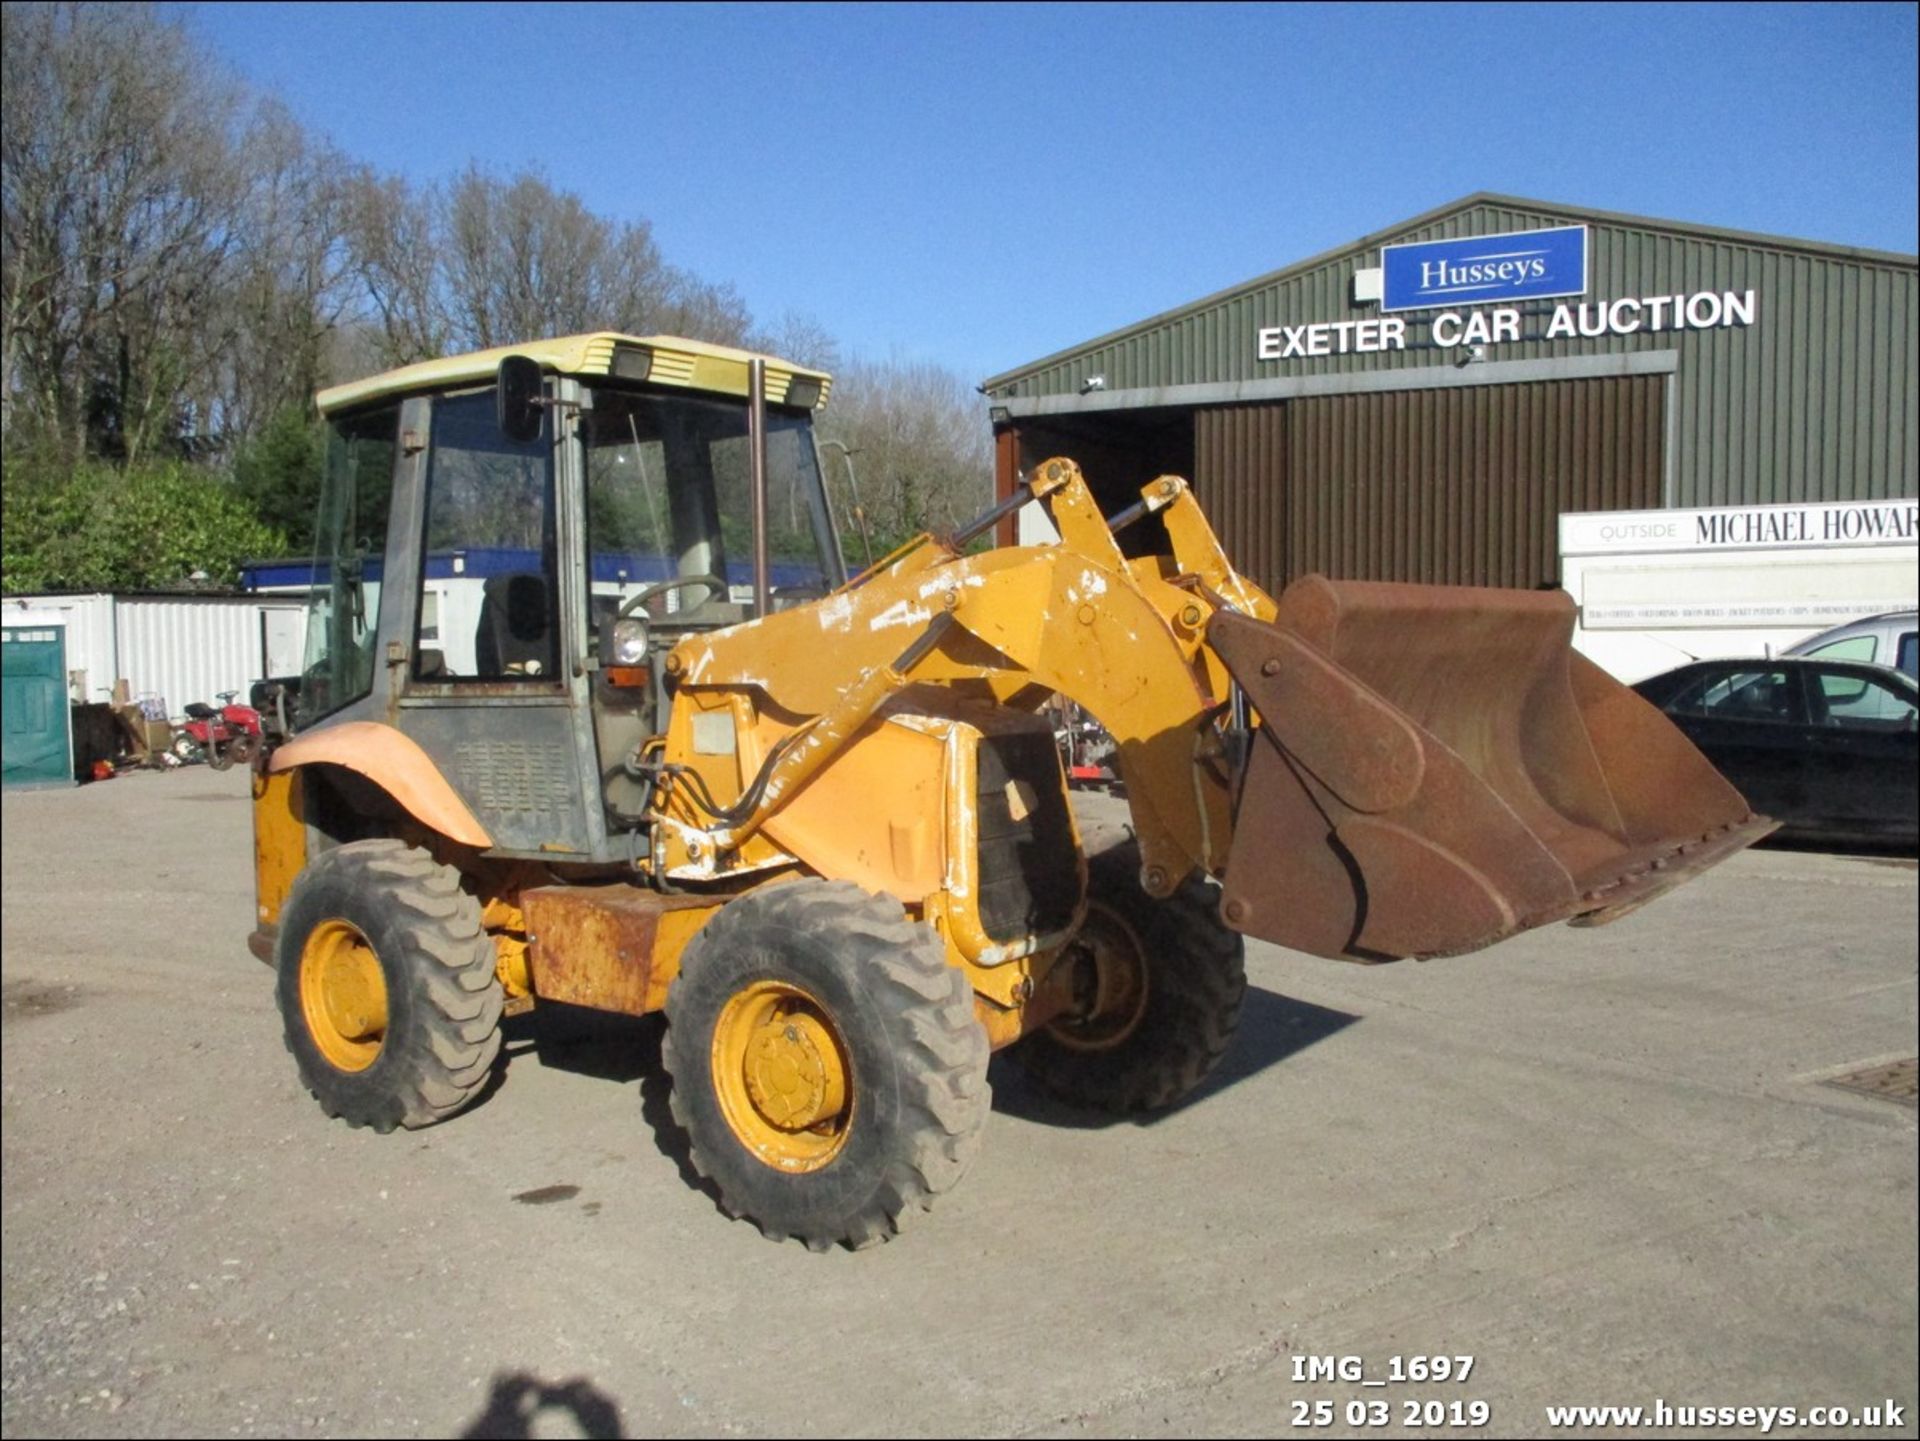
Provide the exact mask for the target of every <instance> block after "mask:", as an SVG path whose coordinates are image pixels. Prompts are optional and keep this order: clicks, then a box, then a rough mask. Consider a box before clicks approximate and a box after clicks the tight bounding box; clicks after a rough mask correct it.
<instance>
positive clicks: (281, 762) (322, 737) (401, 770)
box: [267, 721, 493, 850]
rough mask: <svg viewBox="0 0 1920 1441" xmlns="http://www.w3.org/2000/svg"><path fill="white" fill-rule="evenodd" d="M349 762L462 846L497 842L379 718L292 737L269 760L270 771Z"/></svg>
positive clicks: (423, 757)
mask: <svg viewBox="0 0 1920 1441" xmlns="http://www.w3.org/2000/svg"><path fill="white" fill-rule="evenodd" d="M323 762H324V763H325V764H327V765H336V766H344V767H346V768H347V769H348V770H350V771H358V772H359V773H360V774H361V775H363V776H365V777H366V778H367V779H368V780H370V781H372V782H373V783H374V784H375V785H377V786H379V787H380V788H381V789H382V790H384V791H385V792H386V793H387V794H388V795H390V796H392V797H393V798H394V800H396V801H398V802H399V803H400V805H401V806H402V807H403V808H404V809H405V810H406V812H407V814H408V815H410V816H412V817H413V818H414V819H415V820H417V821H419V822H420V824H422V825H424V826H428V827H430V828H432V829H433V830H436V831H438V832H440V834H441V835H443V836H446V837H447V838H448V839H449V840H453V841H458V842H459V843H460V844H461V845H463V846H473V847H475V848H477V849H480V850H485V849H487V848H488V847H490V846H491V845H492V844H493V837H491V836H489V835H488V834H487V832H486V828H485V827H484V826H482V825H481V824H480V822H479V821H478V820H476V819H475V818H474V814H473V812H472V811H470V810H468V809H467V803H466V802H465V801H463V800H461V799H460V797H459V795H458V794H457V793H456V792H455V791H454V789H453V787H452V786H450V785H448V784H447V778H446V777H445V776H443V775H441V774H440V768H439V767H438V766H436V765H435V764H434V763H433V758H432V757H431V756H429V755H428V754H427V753H426V752H425V751H424V750H422V749H421V748H420V746H419V743H418V742H416V741H414V740H412V739H410V738H409V737H407V736H404V735H402V734H401V733H400V732H399V731H397V730H395V729H394V728H393V727H392V726H390V725H382V724H381V723H380V722H379V721H348V722H346V723H345V724H344V725H337V726H328V727H327V728H326V729H325V730H318V731H313V732H311V733H310V734H308V735H303V736H301V737H299V738H298V739H297V740H292V741H289V742H287V744H285V745H283V746H281V747H280V748H279V749H278V750H276V751H275V752H274V753H273V756H272V758H271V759H270V760H268V762H267V769H268V770H269V771H271V772H276V773H277V772H280V771H290V770H293V769H295V768H296V767H298V766H306V765H315V764H319V763H323Z"/></svg>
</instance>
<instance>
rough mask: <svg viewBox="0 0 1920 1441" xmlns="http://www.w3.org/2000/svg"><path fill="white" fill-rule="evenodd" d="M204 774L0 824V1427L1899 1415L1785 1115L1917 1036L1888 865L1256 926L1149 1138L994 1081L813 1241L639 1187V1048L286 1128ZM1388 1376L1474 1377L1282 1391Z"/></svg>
mask: <svg viewBox="0 0 1920 1441" xmlns="http://www.w3.org/2000/svg"><path fill="white" fill-rule="evenodd" d="M246 787H247V778H246V776H245V775H243V774H242V775H236V774H232V773H229V774H227V775H215V774H212V773H210V772H207V771H205V770H204V769H195V770H186V771H179V772H174V773H171V774H141V775H133V776H127V777H123V778H120V779H116V780H113V781H111V782H107V783H104V784H96V785H92V786H88V787H85V788H83V789H79V790H73V791H58V792H34V793H28V794H21V795H11V796H8V797H7V798H6V800H5V805H4V826H5V840H6V845H5V849H4V946H5V949H4V962H3V966H4V993H5V1007H4V1014H5V1023H4V1076H3V1078H0V1090H3V1094H0V1100H3V1101H4V1131H3V1133H0V1135H3V1138H4V1139H3V1143H0V1157H3V1158H4V1176H3V1178H0V1179H3V1180H4V1213H3V1214H4V1241H5V1246H4V1281H5V1293H4V1328H3V1335H0V1343H3V1344H0V1361H3V1363H4V1364H3V1366H0V1385H3V1387H4V1390H3V1392H0V1396H3V1398H4V1430H5V1433H6V1434H7V1435H8V1436H9V1437H12V1436H28V1435H56V1436H88V1435H99V1436H136V1435H137V1436H226V1435H256V1434H257V1435H287V1434H293V1435H304V1434H312V1435H353V1434H383V1435H404V1436H411V1435H450V1434H470V1435H522V1436H526V1435H543V1436H554V1435H615V1434H628V1435H636V1436H641V1435H661V1434H671V1435H714V1434H727V1435H739V1434H744V1435H768V1436H786V1435H803V1436H812V1435H834V1434H863V1435H880V1436H892V1435H908V1436H921V1435H926V1436H944V1435H954V1434H962V1435H964V1434H981V1435H1071V1436H1080V1435H1155V1436H1158V1435H1184V1434H1189V1433H1208V1434H1222V1435H1250V1436H1273V1435H1302V1436H1305V1435H1406V1434H1452V1433H1453V1432H1454V1429H1455V1428H1454V1427H1452V1426H1451V1425H1450V1424H1448V1423H1450V1422H1452V1421H1455V1420H1459V1421H1467V1420H1471V1419H1472V1418H1473V1415H1474V1414H1475V1413H1473V1412H1469V1411H1468V1410H1466V1409H1465V1407H1466V1406H1468V1405H1470V1404H1471V1403H1476V1402H1478V1403H1484V1405H1485V1407H1486V1408H1487V1418H1486V1421H1485V1423H1484V1424H1483V1425H1480V1426H1479V1427H1477V1428H1475V1427H1463V1428H1460V1434H1474V1435H1483V1436H1534V1435H1540V1434H1544V1433H1545V1432H1546V1430H1547V1427H1548V1422H1549V1417H1548V1413H1547V1411H1546V1408H1547V1407H1549V1406H1557V1405H1561V1404H1592V1405H1622V1406H1629V1405H1643V1406H1646V1407H1648V1408H1649V1415H1648V1417H1647V1418H1646V1419H1645V1420H1643V1422H1642V1424H1641V1425H1639V1426H1630V1427H1627V1428H1624V1429H1626V1430H1630V1431H1633V1432H1634V1433H1636V1434H1654V1432H1653V1427H1652V1425H1651V1421H1652V1413H1651V1408H1652V1407H1653V1406H1654V1405H1655V1404H1656V1402H1664V1403H1665V1404H1667V1405H1669V1406H1674V1407H1680V1406H1689V1407H1698V1406H1713V1407H1737V1406H1754V1407H1762V1406H1766V1407H1778V1406H1793V1407H1798V1408H1801V1409H1802V1412H1803V1413H1804V1411H1805V1409H1806V1408H1809V1407H1812V1406H1815V1405H1827V1406H1832V1405H1838V1406H1846V1407H1853V1408H1862V1407H1867V1406H1875V1407H1880V1406H1884V1405H1885V1404H1886V1403H1892V1404H1894V1405H1898V1406H1900V1407H1903V1408H1904V1416H1903V1417H1902V1418H1901V1420H1900V1421H1899V1423H1898V1424H1896V1425H1892V1426H1880V1427H1861V1426H1847V1427H1832V1426H1828V1427H1821V1428H1815V1429H1802V1430H1801V1431H1799V1432H1798V1433H1797V1434H1803V1435H1806V1434H1862V1435H1898V1434H1905V1435H1912V1434H1914V1429H1915V1419H1914V1418H1915V1415H1916V1400H1917V1398H1916V1394H1915V1392H1916V1382H1915V1364H1916V1363H1915V1355H1916V1323H1915V1275H1916V1255H1915V1235H1916V1220H1915V1178H1916V1155H1915V1134H1916V1128H1915V1112H1914V1109H1913V1108H1912V1106H1910V1105H1900V1104H1896V1103H1892V1102H1889V1101H1886V1100H1880V1099H1874V1098H1870V1097H1867V1096H1863V1095H1858V1094H1853V1093H1850V1092H1848V1091H1844V1090H1841V1089H1836V1088H1835V1087H1833V1086H1831V1085H1828V1084H1824V1083H1823V1082H1824V1081H1825V1080H1826V1079H1828V1078H1831V1077H1833V1076H1834V1075H1836V1074H1838V1073H1841V1072H1845V1071H1848V1070H1851V1069H1854V1068H1857V1067H1859V1066H1862V1065H1864V1064H1867V1063H1871V1062H1876V1061H1882V1060H1888V1059H1894V1058H1900V1057H1908V1056H1912V1055H1913V1054H1914V1053H1915V1050H1916V1015H1915V968H1916V922H1915V901H1916V897H1915V872H1914V868H1913V864H1912V862H1911V861H1903V860H1900V859H1895V858H1884V857H1883V858H1875V859H1858V858H1845V857H1837V856H1827V855H1820V854H1809V853H1803V852H1789V851H1763V852H1749V853H1747V854H1745V855H1742V856H1739V857H1737V858H1735V859H1734V860H1733V861H1731V862H1729V863H1728V864H1726V865H1725V866H1723V867H1721V868H1720V869H1719V870H1717V871H1715V872H1713V873H1712V874H1710V875H1708V876H1706V877H1705V878H1703V879H1701V880H1700V881H1698V882H1696V883H1694V884H1693V885H1691V886H1689V887H1687V888H1685V889H1684V890H1682V891H1680V892H1678V893H1676V894H1674V895H1673V896H1671V897H1669V898H1668V899H1666V900H1664V901H1662V902H1661V903H1659V904H1657V905H1655V906H1653V907H1650V908H1649V909H1647V910H1645V911H1643V912H1641V913H1639V914H1637V915H1635V916H1633V917H1630V918H1628V919H1626V920H1624V921H1622V922H1620V923H1618V924H1617V925H1614V926H1612V927H1609V928H1606V929H1602V930H1597V931H1572V930H1567V929H1564V928H1555V929H1552V930H1548V931H1542V932H1534V933H1533V934H1531V935H1529V936H1526V937H1523V938H1521V939H1519V940H1516V941H1513V942H1509V943H1508V944H1506V945H1504V946H1501V947H1498V948H1496V949H1494V950H1492V951H1488V952H1484V953H1481V954H1479V955H1476V956H1470V957H1464V958H1460V959H1456V960H1452V961H1440V962H1434V963H1432V964H1429V965H1412V964H1402V965H1397V966H1388V967H1382V968H1375V969H1362V968H1358V967H1351V966H1345V965H1340V964H1336V963H1333V962H1327V961H1319V960H1313V959H1310V958H1306V957H1302V956H1298V955H1294V954H1291V953H1287V952H1283V951H1280V950H1277V949H1274V948H1272V947H1269V946H1265V945H1256V946H1254V947H1252V948H1251V952H1250V956H1249V970H1250V974H1251V978H1252V989H1251V990H1250V992H1249V995H1248V1000H1247V1007H1246V1012H1245V1020H1244V1023H1243V1026H1242V1029H1241V1033H1240V1036H1239V1040H1238V1043H1237V1045H1236V1048H1235V1050H1234V1051H1233V1052H1232V1054H1231V1056H1230V1057H1229V1059H1228V1061H1227V1063H1226V1065H1225V1066H1224V1067H1223V1069H1222V1071H1221V1072H1220V1073H1219V1075H1218V1076H1217V1077H1216V1079H1215V1080H1214V1081H1213V1082H1212V1083H1211V1084H1210V1085H1209V1086H1208V1087H1207V1088H1206V1089H1205V1090H1204V1091H1203V1092H1202V1093H1201V1094H1200V1095H1199V1096H1198V1097H1197V1098H1196V1099H1194V1100H1193V1101H1192V1102H1191V1103H1190V1104H1188V1105H1186V1106H1184V1107H1183V1108H1181V1109H1180V1110H1178V1111H1176V1112H1174V1113H1173V1114H1171V1115H1168V1116H1165V1117H1163V1118H1160V1119H1158V1120H1156V1121H1154V1122H1152V1123H1150V1124H1144V1125H1135V1124H1113V1125H1105V1126H1102V1125H1099V1124H1094V1123H1090V1122H1089V1121H1088V1120H1086V1119H1085V1118H1082V1117H1078V1116H1075V1115H1072V1114H1070V1113H1066V1112H1063V1111H1061V1110H1058V1109H1056V1108H1055V1107H1053V1106H1051V1105H1049V1104H1047V1103H1046V1102H1044V1101H1042V1100H1040V1099H1039V1098H1037V1097H1036V1096H1034V1095H1033V1094H1032V1093H1031V1092H1029V1091H1028V1090H1026V1089H1024V1088H1023V1087H1022V1085H1021V1083H1020V1080H1019V1078H1018V1076H1017V1074H1016V1073H1015V1072H1014V1071H1013V1070H1012V1069H1011V1068H1010V1067H1008V1066H1007V1065H1006V1064H1005V1063H1004V1062H996V1065H995V1069H994V1082H995V1088H996V1096H995V1111H994V1115H993V1117H992V1119H991V1121H990V1122H989V1125H988V1134H987V1137H986V1145H985V1148H984V1151H983V1154H982V1158H981V1160H980V1162H979V1164H978V1165H977V1166H976V1167H975V1169H974V1171H973V1173H972V1174H971V1175H970V1176H969V1177H968V1178H967V1180H966V1181H965V1182H964V1183H963V1184H962V1185H961V1186H960V1187H959V1188H958V1189H957V1190H956V1191H954V1192H953V1193H951V1194H950V1195H948V1196H946V1197H945V1198H943V1199H942V1201H941V1202H940V1203H939V1205H938V1206H937V1207H936V1208H935V1210H934V1211H933V1212H932V1213H931V1214H929V1215H926V1216H923V1217H920V1218H919V1221H918V1224H916V1225H915V1226H914V1227H913V1228H912V1229H911V1230H910V1231H909V1232H908V1233H907V1234H906V1235H904V1236H902V1237H901V1238H900V1239H898V1240H897V1241H895V1242H894V1243H893V1244H891V1245H888V1246H883V1247H880V1248H878V1249H877V1250H873V1251H867V1252H862V1253H859V1254H853V1253H847V1252H835V1253H833V1254H829V1255H824V1256H821V1255H813V1254H810V1253H809V1252H807V1251H805V1250H803V1249H802V1248H800V1247H799V1246H797V1245H787V1246H775V1245H772V1244H770V1243H768V1242H766V1241H764V1240H762V1239H761V1238H760V1236H759V1234H758V1233H757V1232H756V1231H755V1230H754V1228H752V1227H751V1226H748V1225H744V1224H736V1223H731V1222H729V1221H727V1220H726V1219H725V1218H724V1217H723V1216H722V1215H721V1214H720V1213H719V1211H718V1210H717V1209H716V1208H715V1206H714V1203H713V1202H712V1201H711V1200H710V1199H709V1198H708V1196H707V1195H706V1194H705V1193H703V1192H702V1191H700V1190H698V1189H696V1188H695V1187H694V1186H692V1185H690V1184H688V1181H687V1179H686V1176H685V1175H684V1173H683V1165H682V1156H683V1152H682V1150H681V1148H680V1141H679V1139H678V1137H677V1135H676V1134H675V1133H674V1131H673V1129H672V1127H671V1125H670V1123H667V1122H665V1121H664V1116H665V1105H664V1101H663V1096H662V1089H663V1088H662V1085H661V1082H660V1077H659V1068H658V1048H659V1037H658V1031H657V1029H656V1028H655V1027H654V1026H653V1025H651V1024H649V1023H625V1022H615V1023H613V1024H611V1025H604V1024H602V1025H583V1024H578V1023H577V1018H575V1021H576V1023H574V1024H569V1025H567V1026H564V1027H562V1026H560V1025H558V1024H556V1023H553V1022H551V1021H549V1022H543V1024H544V1025H546V1026H548V1028H549V1029H550V1030H551V1031H552V1032H553V1034H552V1035H550V1036H548V1038H547V1041H548V1044H545V1045H544V1046H543V1047H542V1048H541V1049H535V1040H534V1037H535V1030H534V1028H533V1027H532V1026H530V1025H528V1024H526V1023H524V1022H515V1023H513V1025H514V1029H513V1031H512V1033H511V1040H510V1042H509V1045H508V1060H507V1063H506V1066H505V1068H504V1078H503V1082H502V1084H501V1085H500V1086H499V1088H498V1089H497V1091H495V1092H494V1093H493V1094H491V1095H490V1096H489V1097H488V1098H487V1099H486V1100H485V1101H484V1102H483V1103H482V1104H481V1105H479V1106H478V1107H477V1108H476V1109H474V1110H472V1111H470V1112H469V1113H467V1114H466V1115H464V1116H462V1117H460V1118H458V1119H456V1120H455V1121H453V1122H452V1123H450V1124H447V1125H444V1126H441V1127H438V1128H435V1129H432V1130H429V1131H424V1132H417V1133H398V1134H395V1135H392V1136H387V1137H381V1136H376V1135H372V1134H370V1133H367V1132H362V1131H353V1130H349V1129H347V1128H346V1127H345V1126H343V1125H341V1124H339V1123H336V1122H329V1121H327V1120H326V1119H325V1118H324V1117H323V1116H322V1115H321V1114H320V1112H319V1111H318V1109H317V1108H316V1107H315V1106H314V1104H313V1102H312V1101H311V1100H310V1099H309V1098H308V1097H307V1096H306V1095H305V1093H304V1092H303V1091H301V1089H300V1088H299V1087H298V1085H297V1084H296V1083H295V1078H294V1071H293V1066H292V1063H291V1061H290V1060H289V1058H288V1057H287V1056H286V1055H285V1053H284V1052H283V1050H282V1047H281V1040H280V1021H279V1018H278V1016H277V1014H276V1013H275V1009H274V1003H273V989H272V976H271V974H270V973H269V971H268V970H267V968H266V967H264V966H261V965H260V964H259V963H257V962H256V961H254V960H253V959H251V958H250V957H249V955H248V954H247V951H246V948H245V946H244V944H243V941H244V937H245V934H246V932H247V930H248V928H249V924H250V917H251V873H250V869H249V867H250V852H249V846H248V821H247V811H246V805H245V794H246ZM1431 1356H1448V1357H1456V1356H1471V1357H1472V1358H1473V1364H1472V1369H1471V1371H1470V1373H1469V1374H1468V1377H1467V1379H1466V1381H1465V1382H1464V1383H1459V1382H1451V1381H1449V1382H1445V1383H1439V1382H1431V1381H1429V1382H1425V1383H1421V1384H1414V1383H1411V1382H1409V1383H1406V1384H1389V1385H1386V1386H1380V1387H1372V1386H1367V1385H1365V1384H1364V1382H1363V1381H1361V1380H1351V1379H1349V1380H1339V1379H1336V1380H1331V1381H1328V1380H1315V1381H1296V1380H1294V1379H1293V1377H1294V1375H1295V1370H1296V1367H1299V1368H1301V1369H1302V1370H1303V1371H1304V1370H1308V1369H1310V1365H1309V1358H1317V1357H1357V1358H1360V1361H1361V1362H1362V1363H1363V1364H1364V1367H1365V1379H1366V1380H1375V1379H1385V1378H1386V1377H1387V1376H1388V1374H1389V1368H1390V1367H1391V1366H1392V1365H1393V1362H1394V1358H1415V1357H1431ZM1402 1364H1403V1368H1405V1369H1412V1368H1406V1367H1405V1361H1404V1359H1403V1362H1402ZM1322 1402H1324V1403H1326V1404H1327V1410H1326V1411H1325V1412H1324V1413H1316V1411H1315V1409H1314V1408H1315V1406H1316V1403H1322ZM1376 1403H1385V1404H1386V1407H1387V1416H1386V1422H1387V1424H1385V1425H1380V1426H1376V1425H1374V1424H1373V1422H1374V1418H1375V1416H1377V1415H1378V1413H1377V1412H1373V1411H1369V1410H1368V1408H1369V1407H1371V1406H1373V1405H1375V1404H1376ZM1409 1403H1411V1404H1412V1409H1411V1411H1410V1410H1409ZM1428 1403H1439V1409H1438V1410H1429V1409H1428ZM1454 1403H1461V1409H1459V1410H1454V1409H1452V1408H1453V1406H1454ZM1355 1405H1357V1406H1358V1408H1359V1409H1357V1410H1350V1409H1349V1408H1350V1407H1352V1406H1355ZM1323 1417H1324V1419H1323ZM1711 1419H1715V1420H1716V1421H1717V1420H1718V1419H1719V1418H1718V1417H1715V1418H1711ZM1410 1421H1414V1422H1418V1423H1419V1424H1418V1425H1410V1424H1409V1422H1410ZM1601 1429H1604V1428H1600V1427H1597V1426H1594V1425H1591V1424H1589V1425H1586V1426H1578V1427H1574V1428H1572V1429H1571V1430H1570V1432H1569V1434H1579V1433H1586V1434H1592V1433H1594V1432H1595V1431H1598V1430H1601ZM1693 1429H1695V1428H1691V1427H1680V1428H1676V1430H1675V1434H1679V1433H1680V1432H1681V1431H1689V1430H1693ZM1761 1429H1762V1428H1761V1425H1760V1423H1759V1422H1758V1421H1756V1422H1755V1423H1754V1424H1751V1425H1741V1424H1738V1421H1737V1418H1736V1419H1735V1421H1734V1424H1719V1425H1716V1427H1715V1428H1714V1430H1715V1431H1716V1433H1717V1434H1722V1435H1725V1434H1757V1433H1758V1432H1759V1431H1760V1430H1761ZM1774 1434H1787V1432H1786V1430H1785V1428H1784V1427H1782V1426H1780V1425H1779V1424H1778V1423H1775V1430H1774Z"/></svg>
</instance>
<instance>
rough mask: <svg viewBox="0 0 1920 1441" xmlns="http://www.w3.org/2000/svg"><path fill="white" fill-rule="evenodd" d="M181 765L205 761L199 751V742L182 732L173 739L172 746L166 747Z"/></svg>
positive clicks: (203, 754)
mask: <svg viewBox="0 0 1920 1441" xmlns="http://www.w3.org/2000/svg"><path fill="white" fill-rule="evenodd" d="M167 749H168V750H170V751H172V752H173V754H174V756H175V757H176V758H177V759H178V760H179V761H180V763H181V764H182V765H189V766H190V765H193V764H195V763H196V762H199V761H203V760H205V759H206V758H207V757H206V754H205V753H204V752H203V751H202V750H201V749H200V742H198V741H197V740H195V739H194V738H193V737H192V736H190V735H187V734H185V733H184V732H182V733H181V734H180V735H177V736H175V737H174V738H173V744H172V745H170V746H168V747H167Z"/></svg>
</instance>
